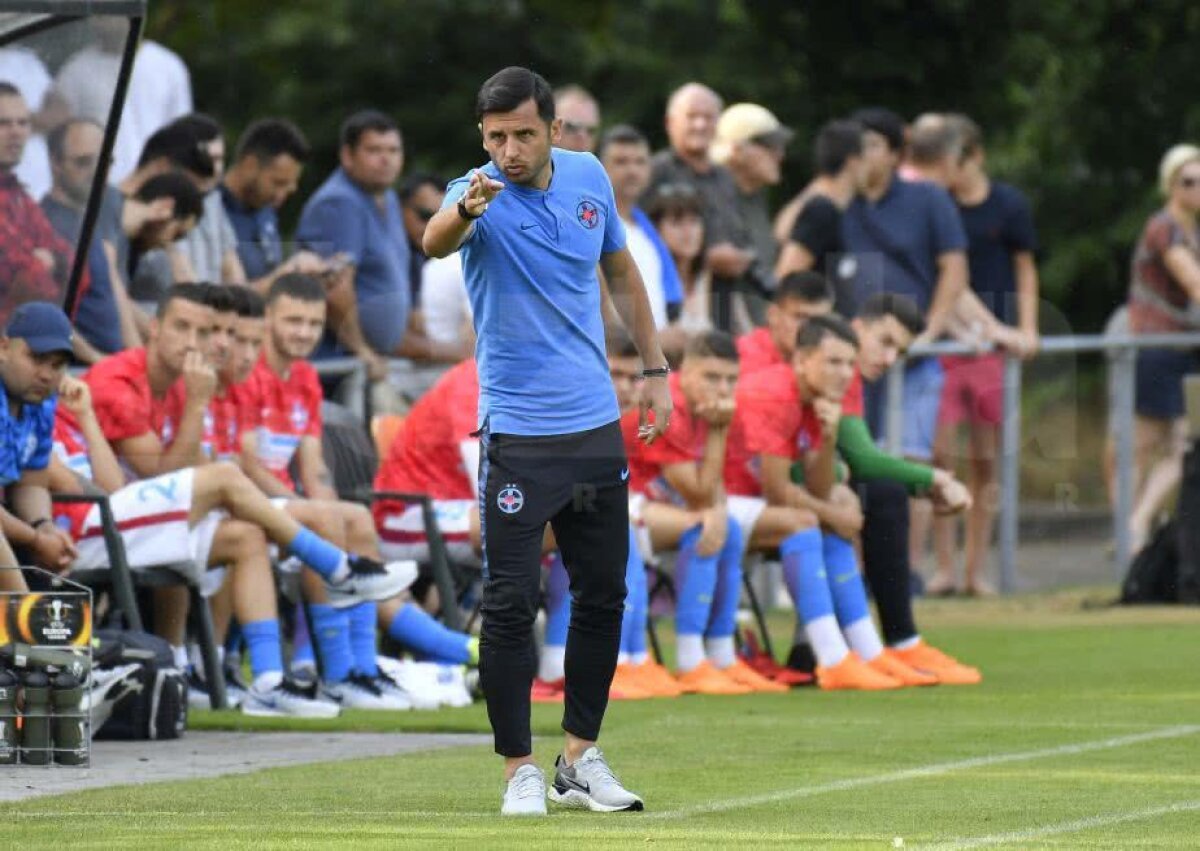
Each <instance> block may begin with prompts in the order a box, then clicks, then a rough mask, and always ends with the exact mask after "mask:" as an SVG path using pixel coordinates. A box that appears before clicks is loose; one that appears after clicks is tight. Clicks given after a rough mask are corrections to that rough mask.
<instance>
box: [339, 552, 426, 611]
mask: <svg viewBox="0 0 1200 851" xmlns="http://www.w3.org/2000/svg"><path fill="white" fill-rule="evenodd" d="M416 581H417V563H416V562H415V561H411V560H406V561H393V562H388V563H387V564H380V563H379V562H377V561H375V560H374V559H369V558H365V557H363V556H351V557H350V573H349V574H348V575H347V576H346V577H345V578H344V579H342V580H341V581H340V582H331V581H329V580H326V582H325V584H326V587H327V588H328V589H329V605H331V606H333V607H335V608H338V609H344V608H347V607H349V606H354V605H357V604H359V603H361V602H363V601H366V600H388V599H390V598H392V597H395V596H396V595H397V594H399V593H400V592H402V591H404V590H406V589H407V588H408V586H410V585H412V584H413V583H414V582H416Z"/></svg>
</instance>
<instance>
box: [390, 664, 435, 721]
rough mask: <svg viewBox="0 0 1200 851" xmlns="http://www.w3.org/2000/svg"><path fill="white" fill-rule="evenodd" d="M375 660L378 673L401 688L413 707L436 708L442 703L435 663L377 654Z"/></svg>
mask: <svg viewBox="0 0 1200 851" xmlns="http://www.w3.org/2000/svg"><path fill="white" fill-rule="evenodd" d="M376 662H377V664H378V665H379V671H380V673H382V674H384V675H386V676H387V677H388V678H389V679H390V680H391V681H392V682H394V683H395V684H396V686H397V687H398V688H400V689H403V691H404V693H405V694H406V695H407V696H408V699H409V702H410V703H411V704H412V708H413V709H425V710H429V709H437V708H439V707H440V706H441V705H442V700H441V689H440V688H439V687H438V683H437V671H436V670H435V669H436V666H435V665H429V664H426V663H424V662H413V661H412V660H411V659H393V658H391V657H390V656H378V657H376Z"/></svg>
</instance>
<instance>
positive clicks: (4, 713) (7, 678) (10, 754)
mask: <svg viewBox="0 0 1200 851" xmlns="http://www.w3.org/2000/svg"><path fill="white" fill-rule="evenodd" d="M18 684H19V681H18V680H17V675H16V674H14V673H13V672H12V671H6V670H4V669H3V668H0V765H12V764H13V763H15V762H16V761H17V749H18V748H19V747H20V745H21V731H20V730H19V729H18V728H17V686H18Z"/></svg>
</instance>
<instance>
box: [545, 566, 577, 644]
mask: <svg viewBox="0 0 1200 851" xmlns="http://www.w3.org/2000/svg"><path fill="white" fill-rule="evenodd" d="M551 559H552V561H551V563H550V572H549V574H547V576H546V640H545V643H546V644H547V645H549V646H551V647H566V646H567V628H568V627H569V626H570V625H571V580H570V578H569V577H568V576H567V568H566V567H564V566H563V560H562V555H560V554H559V553H554V554H553V555H552V556H551Z"/></svg>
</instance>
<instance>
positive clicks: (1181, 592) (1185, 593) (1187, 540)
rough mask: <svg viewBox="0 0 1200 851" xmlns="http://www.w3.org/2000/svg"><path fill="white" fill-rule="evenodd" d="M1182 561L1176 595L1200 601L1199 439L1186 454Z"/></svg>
mask: <svg viewBox="0 0 1200 851" xmlns="http://www.w3.org/2000/svg"><path fill="white" fill-rule="evenodd" d="M1176 512H1177V516H1178V518H1179V539H1178V546H1179V564H1178V567H1177V569H1176V575H1177V576H1178V584H1177V593H1176V599H1178V600H1179V602H1181V603H1190V604H1192V605H1195V604H1196V603H1200V442H1194V443H1193V444H1192V447H1191V449H1189V450H1188V452H1187V454H1186V455H1184V456H1183V478H1182V480H1181V482H1180V485H1179V505H1178V508H1177V509H1176Z"/></svg>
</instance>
